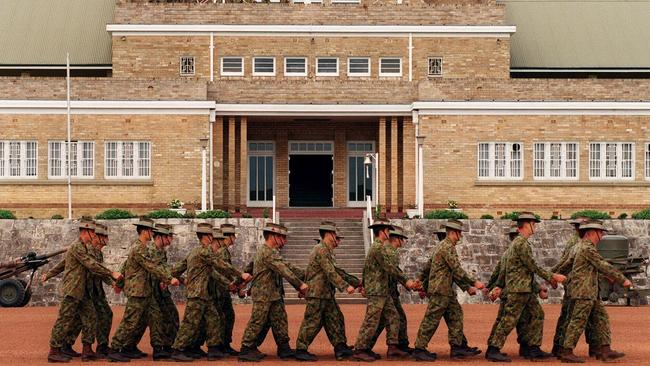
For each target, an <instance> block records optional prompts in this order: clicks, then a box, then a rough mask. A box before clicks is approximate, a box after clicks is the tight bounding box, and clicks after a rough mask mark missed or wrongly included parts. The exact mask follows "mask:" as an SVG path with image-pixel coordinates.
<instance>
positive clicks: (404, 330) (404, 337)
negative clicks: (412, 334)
mask: <svg viewBox="0 0 650 366" xmlns="http://www.w3.org/2000/svg"><path fill="white" fill-rule="evenodd" d="M392 299H393V304H395V310H397V314H398V315H399V331H398V333H397V344H400V345H405V346H408V345H409V336H408V324H407V323H408V322H407V320H406V312H404V308H403V307H402V301H400V299H399V296H398V297H392ZM387 323H388V322H387V321H386V319H384V318H383V317H382V318H381V321H380V322H379V328H377V331H376V332H375V335H374V336H373V337H372V341H371V342H370V349H372V348H373V347H375V344H376V343H377V339H379V336H380V335H381V332H383V331H384V328H386V324H387Z"/></svg>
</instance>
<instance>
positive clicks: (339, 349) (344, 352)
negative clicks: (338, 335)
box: [334, 343, 354, 361]
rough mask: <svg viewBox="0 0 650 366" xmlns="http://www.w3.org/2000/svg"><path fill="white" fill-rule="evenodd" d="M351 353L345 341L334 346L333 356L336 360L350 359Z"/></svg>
mask: <svg viewBox="0 0 650 366" xmlns="http://www.w3.org/2000/svg"><path fill="white" fill-rule="evenodd" d="M353 354H354V352H353V351H352V349H351V348H350V347H348V345H347V344H345V343H339V344H337V345H336V346H334V357H336V360H337V361H342V360H347V359H350V358H351V357H352V355H353Z"/></svg>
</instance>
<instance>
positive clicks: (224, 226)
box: [219, 224, 236, 235]
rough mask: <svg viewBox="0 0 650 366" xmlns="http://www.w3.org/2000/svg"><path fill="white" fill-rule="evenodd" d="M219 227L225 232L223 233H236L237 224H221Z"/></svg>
mask: <svg viewBox="0 0 650 366" xmlns="http://www.w3.org/2000/svg"><path fill="white" fill-rule="evenodd" d="M219 228H220V229H221V231H222V232H223V235H236V233H235V232H236V230H235V225H233V224H221V226H219Z"/></svg>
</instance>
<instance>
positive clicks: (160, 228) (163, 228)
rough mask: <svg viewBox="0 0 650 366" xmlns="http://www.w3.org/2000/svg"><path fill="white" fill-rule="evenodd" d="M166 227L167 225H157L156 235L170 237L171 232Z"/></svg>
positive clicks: (155, 228)
mask: <svg viewBox="0 0 650 366" xmlns="http://www.w3.org/2000/svg"><path fill="white" fill-rule="evenodd" d="M166 226H167V225H165V224H157V225H156V227H154V228H153V232H154V234H160V235H169V230H168V229H167V228H166Z"/></svg>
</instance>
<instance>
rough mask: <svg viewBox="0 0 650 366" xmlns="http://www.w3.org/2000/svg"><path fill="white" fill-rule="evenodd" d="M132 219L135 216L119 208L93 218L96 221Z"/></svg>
mask: <svg viewBox="0 0 650 366" xmlns="http://www.w3.org/2000/svg"><path fill="white" fill-rule="evenodd" d="M134 217H137V216H136V215H134V214H133V213H131V212H129V211H126V210H120V209H119V208H111V209H108V210H106V211H104V212H102V213H100V214H99V215H97V216H95V218H96V219H98V220H122V219H132V218H134Z"/></svg>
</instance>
